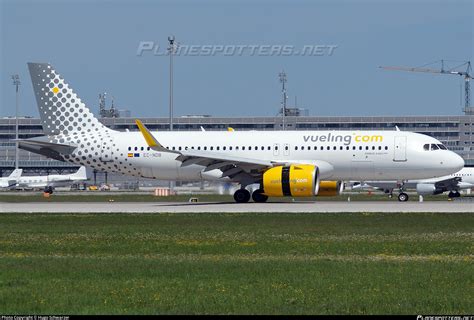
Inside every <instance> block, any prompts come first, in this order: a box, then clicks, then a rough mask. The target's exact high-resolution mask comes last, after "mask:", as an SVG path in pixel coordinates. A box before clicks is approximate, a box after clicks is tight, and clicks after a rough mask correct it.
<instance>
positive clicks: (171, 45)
mask: <svg viewBox="0 0 474 320" xmlns="http://www.w3.org/2000/svg"><path fill="white" fill-rule="evenodd" d="M174 41H175V38H174V36H169V37H168V43H169V46H168V53H169V55H170V131H173V55H174V53H175V50H176V45H175V43H174Z"/></svg>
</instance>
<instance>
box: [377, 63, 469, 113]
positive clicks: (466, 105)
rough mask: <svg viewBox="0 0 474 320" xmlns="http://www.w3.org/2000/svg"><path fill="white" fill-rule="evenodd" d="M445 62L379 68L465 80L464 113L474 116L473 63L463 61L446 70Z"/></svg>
mask: <svg viewBox="0 0 474 320" xmlns="http://www.w3.org/2000/svg"><path fill="white" fill-rule="evenodd" d="M445 61H447V60H438V61H434V62H431V63H428V64H425V65H423V66H420V67H414V68H411V67H391V66H381V67H379V68H381V69H384V70H397V71H409V72H425V73H441V74H454V75H458V76H461V77H463V78H464V110H463V111H464V113H466V114H474V108H472V107H471V85H470V81H471V79H472V74H471V72H472V68H471V61H463V62H462V63H461V64H459V65H457V66H455V67H453V68H446V67H445ZM438 63H440V64H441V68H440V69H431V68H426V66H429V65H434V64H438ZM461 68H465V69H464V71H460V70H461Z"/></svg>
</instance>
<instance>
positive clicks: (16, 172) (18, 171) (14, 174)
mask: <svg viewBox="0 0 474 320" xmlns="http://www.w3.org/2000/svg"><path fill="white" fill-rule="evenodd" d="M22 173H23V169H15V170H13V171H12V173H11V174H10V175H9V176H8V178H13V179H17V178H19V177H21V174H22Z"/></svg>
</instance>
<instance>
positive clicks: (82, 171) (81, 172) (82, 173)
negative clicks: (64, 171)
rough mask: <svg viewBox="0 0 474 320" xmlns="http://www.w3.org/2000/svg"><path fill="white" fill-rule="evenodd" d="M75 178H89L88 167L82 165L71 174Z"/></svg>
mask: <svg viewBox="0 0 474 320" xmlns="http://www.w3.org/2000/svg"><path fill="white" fill-rule="evenodd" d="M71 177H72V178H73V179H77V180H87V170H86V167H84V166H82V167H80V168H79V170H77V171H76V172H75V173H73V174H72V175H71Z"/></svg>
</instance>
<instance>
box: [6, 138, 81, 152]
mask: <svg viewBox="0 0 474 320" xmlns="http://www.w3.org/2000/svg"><path fill="white" fill-rule="evenodd" d="M15 141H18V145H19V147H20V148H22V147H26V148H28V147H30V148H34V149H40V148H45V149H48V150H51V151H55V152H58V153H61V154H71V153H72V152H73V151H74V150H75V149H76V148H77V146H74V145H69V144H60V143H52V142H49V141H46V140H45V137H39V138H32V139H19V140H15ZM26 148H25V149H26Z"/></svg>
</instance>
